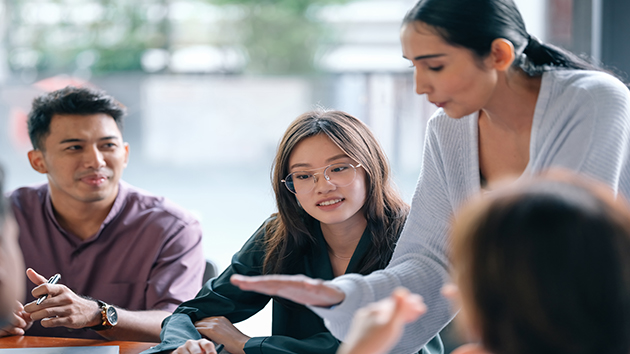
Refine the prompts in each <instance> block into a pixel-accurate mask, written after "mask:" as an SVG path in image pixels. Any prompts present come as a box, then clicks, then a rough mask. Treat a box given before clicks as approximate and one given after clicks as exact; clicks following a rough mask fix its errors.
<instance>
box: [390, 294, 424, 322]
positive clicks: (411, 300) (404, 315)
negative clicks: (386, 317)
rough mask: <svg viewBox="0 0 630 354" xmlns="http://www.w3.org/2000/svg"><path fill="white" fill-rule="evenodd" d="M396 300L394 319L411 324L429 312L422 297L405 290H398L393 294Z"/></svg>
mask: <svg viewBox="0 0 630 354" xmlns="http://www.w3.org/2000/svg"><path fill="white" fill-rule="evenodd" d="M392 298H393V300H394V316H393V317H394V318H398V319H400V320H402V321H403V322H404V323H410V322H413V321H415V320H417V319H418V317H420V316H421V315H423V314H424V313H425V312H426V311H427V307H426V305H425V304H424V301H422V296H420V295H418V294H412V293H411V292H409V290H407V289H405V288H397V289H396V290H394V293H393V294H392Z"/></svg>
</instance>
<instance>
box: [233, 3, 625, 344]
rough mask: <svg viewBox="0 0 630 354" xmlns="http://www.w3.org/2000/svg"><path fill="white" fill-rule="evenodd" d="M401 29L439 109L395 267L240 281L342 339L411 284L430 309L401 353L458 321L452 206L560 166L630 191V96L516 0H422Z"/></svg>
mask: <svg viewBox="0 0 630 354" xmlns="http://www.w3.org/2000/svg"><path fill="white" fill-rule="evenodd" d="M400 33H401V42H402V49H403V56H404V57H405V58H407V59H409V60H410V61H411V62H412V64H413V66H414V78H415V86H416V92H417V93H418V94H425V95H427V98H428V99H429V101H431V102H433V103H435V104H436V105H437V106H438V107H439V109H438V110H437V111H436V113H435V114H434V116H433V117H432V118H431V120H430V121H429V123H428V127H427V132H426V139H425V146H424V156H423V164H422V169H421V173H420V177H419V179H418V185H417V189H416V192H415V194H414V197H413V200H412V206H411V211H410V214H409V217H408V219H407V222H406V225H405V228H404V230H403V232H402V234H401V237H400V240H399V242H398V243H397V245H396V250H395V251H394V255H393V256H392V261H391V263H390V264H389V265H388V267H387V268H386V269H385V270H383V271H378V272H374V273H372V274H370V275H368V276H360V275H345V276H342V277H339V278H336V279H334V280H333V281H331V282H312V281H310V280H305V279H303V278H297V277H290V276H274V277H258V278H246V277H241V276H235V277H234V279H233V281H234V283H235V284H237V285H238V286H240V287H241V288H242V289H243V290H251V291H259V292H262V293H266V294H270V295H282V296H285V297H287V298H288V299H290V300H293V301H295V302H298V303H303V304H308V305H311V308H312V309H313V311H315V312H316V313H317V314H319V315H320V316H322V317H323V318H324V319H325V323H326V325H327V327H328V328H329V329H330V331H331V332H332V333H333V334H334V335H335V336H337V338H340V339H342V340H343V339H344V337H345V335H346V332H347V330H348V327H349V324H350V320H351V318H352V315H353V313H354V312H355V311H356V310H357V309H359V308H361V307H363V306H365V305H367V304H368V303H371V302H374V301H377V300H379V299H382V298H385V297H387V296H389V295H390V294H391V292H392V290H393V289H394V288H395V287H397V286H405V287H408V288H409V289H410V290H411V292H413V293H417V294H420V295H421V296H422V297H423V298H424V301H425V302H426V305H427V308H428V312H427V314H426V315H425V316H423V318H422V319H421V320H420V321H416V322H414V323H413V324H410V325H409V328H408V329H407V330H406V333H409V335H403V338H402V340H401V341H400V342H399V343H398V345H397V347H395V348H394V349H393V353H403V354H408V353H411V352H414V351H415V350H417V349H418V348H420V347H421V346H422V345H423V344H424V343H426V342H427V341H428V340H429V339H430V338H432V337H433V336H434V335H435V333H437V332H438V331H439V330H440V329H441V328H442V327H443V326H444V325H445V324H446V323H448V321H449V320H450V319H451V316H452V315H451V314H450V311H449V306H448V302H447V301H446V299H444V298H443V296H442V295H441V294H440V288H441V287H442V284H443V283H444V282H445V281H447V269H448V265H449V262H448V259H447V256H446V254H447V252H446V251H447V241H446V239H447V238H446V235H447V230H448V225H449V221H450V218H451V216H452V214H453V211H454V210H456V209H457V208H458V207H459V205H461V203H462V202H464V201H466V200H467V199H468V198H469V197H470V196H471V195H475V194H476V193H478V192H479V190H480V189H492V188H493V186H494V185H495V183H496V181H498V180H501V179H503V178H505V177H509V176H517V177H520V178H523V179H525V178H528V176H531V175H532V174H534V173H537V172H539V171H541V170H544V169H547V168H549V167H554V166H556V167H564V168H566V169H569V170H572V171H575V172H579V173H583V174H586V175H588V176H590V177H593V178H595V179H597V180H600V181H602V182H604V183H606V184H607V185H608V186H610V187H611V188H612V189H613V190H614V191H615V192H616V193H620V194H624V195H629V193H630V170H629V169H630V165H629V162H630V160H629V159H630V149H629V147H630V146H629V144H630V139H629V137H630V95H629V92H628V88H627V87H626V86H625V85H624V84H623V83H621V82H620V81H619V80H617V79H616V78H614V77H613V76H611V75H609V74H607V73H605V72H602V71H598V70H597V68H595V67H593V66H592V65H590V64H589V63H587V62H585V61H583V60H581V59H579V58H578V57H577V56H575V55H573V54H571V53H569V52H566V51H564V50H561V49H559V48H556V47H553V46H551V45H548V44H544V43H541V42H540V41H539V40H537V39H536V38H535V37H533V36H531V35H529V33H528V32H527V31H526V29H525V24H524V22H523V19H522V17H521V15H520V13H519V11H518V9H517V7H516V5H515V4H514V2H513V1H512V0H420V1H419V2H418V3H417V4H416V5H415V6H414V7H413V8H412V9H411V10H410V11H409V12H408V14H407V15H406V16H405V19H404V21H403V25H402V28H401V32H400ZM280 291H281V292H282V294H280ZM333 305H335V306H333ZM331 306H332V307H331Z"/></svg>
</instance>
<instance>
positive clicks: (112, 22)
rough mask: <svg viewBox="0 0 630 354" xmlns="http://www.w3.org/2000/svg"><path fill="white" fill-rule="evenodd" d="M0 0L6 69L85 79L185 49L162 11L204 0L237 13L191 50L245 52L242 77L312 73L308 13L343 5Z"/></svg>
mask: <svg viewBox="0 0 630 354" xmlns="http://www.w3.org/2000/svg"><path fill="white" fill-rule="evenodd" d="M4 1H5V9H6V12H5V20H6V21H7V26H6V38H5V47H6V48H7V52H8V56H9V65H10V67H11V68H12V69H13V70H14V71H16V72H20V71H34V72H39V73H46V74H56V73H62V72H63V73H75V74H76V73H80V72H81V71H82V70H83V72H86V71H88V72H89V73H90V75H92V74H102V73H109V72H116V71H129V70H141V57H142V54H143V52H144V51H145V50H146V49H149V48H162V49H166V50H169V51H171V52H172V51H173V50H175V49H178V48H182V47H184V46H186V45H191V43H188V42H190V41H188V40H187V38H188V37H191V36H190V35H189V33H190V32H187V33H188V34H187V35H185V36H184V40H186V41H187V43H182V40H181V35H180V36H174V35H173V31H174V30H175V29H174V27H175V24H174V23H173V22H172V19H171V18H170V17H169V15H168V10H169V9H171V8H172V6H171V5H172V4H173V3H177V2H179V3H186V2H188V3H193V4H194V3H199V2H202V3H203V2H204V1H205V3H206V4H211V5H216V6H228V7H229V6H232V7H235V6H236V7H238V8H239V10H240V11H241V12H242V14H243V15H242V16H241V17H240V18H238V19H237V20H232V21H231V22H230V20H221V21H219V22H218V23H219V24H218V25H215V26H218V27H224V26H225V28H221V29H216V28H215V29H212V28H205V27H201V28H200V29H198V30H197V31H206V32H211V31H214V32H217V33H220V32H223V33H225V31H229V32H230V35H229V36H217V35H216V34H215V36H214V39H213V36H212V35H208V36H206V37H203V38H205V39H204V40H205V41H206V42H205V43H192V45H195V44H197V45H199V44H208V45H218V46H236V47H240V48H242V49H245V51H246V53H247V56H248V64H247V67H246V68H245V71H246V72H250V73H259V74H303V73H312V72H314V71H315V67H314V65H313V64H314V56H315V55H316V52H317V50H318V49H320V48H321V45H322V44H323V43H325V42H326V41H327V38H328V37H329V36H330V35H331V32H330V31H329V30H328V29H327V28H325V26H323V25H322V24H321V23H320V22H318V20H317V19H316V18H315V16H313V13H314V9H316V8H317V7H318V6H325V5H329V4H339V3H344V2H348V1H350V0H179V1H172V0H138V1H127V0H91V1H74V0H46V1H42V0H4ZM81 6H83V8H82V7H81ZM89 6H91V7H89ZM90 9H92V10H93V11H92V12H90ZM81 11H83V12H81ZM156 14H157V15H156ZM185 25H186V26H190V23H185ZM192 33H195V31H193V32H192ZM173 38H180V42H175V43H174V42H173ZM226 41H230V43H226ZM232 42H233V43H232Z"/></svg>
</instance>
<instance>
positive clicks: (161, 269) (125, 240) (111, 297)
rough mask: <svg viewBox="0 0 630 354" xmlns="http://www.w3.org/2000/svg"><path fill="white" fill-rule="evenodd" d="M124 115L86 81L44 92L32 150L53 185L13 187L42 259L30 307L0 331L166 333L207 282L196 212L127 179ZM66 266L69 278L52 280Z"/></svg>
mask: <svg viewBox="0 0 630 354" xmlns="http://www.w3.org/2000/svg"><path fill="white" fill-rule="evenodd" d="M124 114H125V112H124V108H123V107H122V106H121V105H120V104H119V103H118V102H116V101H115V100H114V99H113V98H112V97H111V96H108V95H107V94H105V93H104V92H100V91H96V90H92V89H87V88H75V87H66V88H64V89H61V90H58V91H55V92H52V93H48V94H45V95H42V96H40V97H38V98H36V99H35V100H34V101H33V107H32V110H31V112H30V113H29V117H28V130H29V136H30V138H31V142H32V144H33V150H31V151H29V153H28V158H29V161H30V163H31V166H32V167H33V169H34V170H36V171H37V172H39V173H42V174H45V175H46V176H47V179H48V183H44V184H41V185H37V186H29V187H23V188H19V189H17V190H15V191H13V192H12V193H10V195H9V199H10V202H11V206H12V207H13V212H14V214H15V218H16V220H17V223H18V225H19V227H20V235H19V243H20V247H21V249H22V252H23V254H24V261H25V265H26V267H27V268H31V269H27V272H26V275H27V277H28V279H29V280H30V281H27V282H26V283H27V284H26V291H27V297H26V298H25V299H24V300H25V301H24V306H23V308H20V309H18V311H17V312H16V313H15V314H14V316H13V321H12V324H11V325H9V326H5V327H4V329H3V330H2V331H0V335H21V334H26V335H38V336H51V337H80V338H101V339H102V338H103V337H104V338H106V339H115V340H134V341H156V342H157V341H159V335H160V324H161V322H162V320H163V319H164V318H165V317H166V316H168V315H169V314H170V313H171V312H172V311H173V310H174V309H175V308H176V307H177V305H178V304H179V303H181V302H182V301H184V300H188V299H190V298H193V297H194V296H195V294H196V293H197V291H198V290H199V289H200V288H201V285H202V284H201V283H202V276H203V271H204V267H205V261H204V258H203V254H202V248H201V238H202V235H201V227H200V225H199V223H198V222H197V220H196V219H195V218H194V217H193V216H192V215H191V214H190V213H189V212H187V211H185V210H184V209H182V208H180V207H178V206H177V205H175V204H173V203H171V202H169V201H168V200H166V199H164V198H162V197H156V196H153V195H151V194H149V193H147V192H145V191H142V190H140V189H137V188H135V187H133V186H131V185H129V184H127V183H125V182H123V181H122V180H121V179H120V178H121V175H122V172H123V170H124V169H125V167H126V166H127V161H128V156H129V146H128V144H127V143H125V142H124V141H123V138H122V132H121V131H122V118H123V116H124ZM55 273H59V274H60V275H61V280H60V281H59V283H58V284H56V285H51V284H46V282H47V279H48V277H51V276H52V275H54V274H55ZM44 294H47V298H46V299H45V300H43V301H42V302H41V304H39V305H38V304H37V303H36V300H37V298H39V297H40V296H42V295H44Z"/></svg>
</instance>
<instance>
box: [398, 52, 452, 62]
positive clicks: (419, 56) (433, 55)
mask: <svg viewBox="0 0 630 354" xmlns="http://www.w3.org/2000/svg"><path fill="white" fill-rule="evenodd" d="M445 55H446V54H443V53H438V54H427V55H418V56H417V57H415V58H413V60H414V61H416V60H423V59H432V58H438V57H443V56H445ZM403 58H405V59H407V60H409V58H407V57H405V56H404V55H403Z"/></svg>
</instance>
